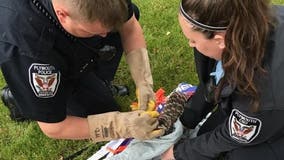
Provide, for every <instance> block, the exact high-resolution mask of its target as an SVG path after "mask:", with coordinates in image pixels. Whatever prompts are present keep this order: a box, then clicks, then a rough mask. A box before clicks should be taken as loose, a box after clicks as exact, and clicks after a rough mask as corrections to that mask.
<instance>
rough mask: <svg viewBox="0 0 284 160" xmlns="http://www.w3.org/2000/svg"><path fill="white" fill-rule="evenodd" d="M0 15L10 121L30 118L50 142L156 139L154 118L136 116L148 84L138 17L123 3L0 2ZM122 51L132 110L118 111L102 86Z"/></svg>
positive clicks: (0, 57) (149, 96)
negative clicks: (133, 94) (134, 97)
mask: <svg viewBox="0 0 284 160" xmlns="http://www.w3.org/2000/svg"><path fill="white" fill-rule="evenodd" d="M0 16H1V17H2V18H1V24H0V35H1V36H0V64H1V69H2V73H3V76H4V78H5V80H6V82H7V84H8V86H9V88H5V89H4V90H3V91H2V95H3V96H2V97H3V98H4V102H5V104H6V105H8V106H9V108H10V110H11V111H12V114H14V112H15V113H20V115H18V114H16V115H15V117H16V118H17V116H20V117H18V118H20V119H18V120H21V118H22V117H21V115H23V116H24V118H27V119H31V120H35V121H37V122H38V124H39V127H40V128H41V130H42V131H43V132H44V133H45V134H46V135H47V136H49V137H51V138H58V139H88V138H93V140H94V141H95V142H98V141H108V140H110V139H117V138H127V137H134V138H138V139H149V138H153V137H156V136H159V135H160V134H162V132H159V131H154V130H155V128H156V126H157V125H158V124H157V123H158V122H157V120H156V118H153V117H150V116H149V115H148V114H143V112H144V111H143V110H145V109H146V104H147V103H148V101H150V100H153V96H154V94H153V89H152V86H153V82H152V75H151V71H150V65H149V60H148V53H147V50H146V44H145V40H144V37H143V33H142V29H141V26H140V25H139V22H138V21H137V19H138V17H139V11H138V8H137V7H136V6H135V5H134V4H132V2H131V1H130V0H104V1H101V0H73V1H67V0H63V1H62V0H52V1H51V0H21V1H18V0H2V1H1V6H0ZM123 51H125V53H126V62H127V63H128V65H129V68H130V72H131V75H132V78H133V80H134V82H135V85H136V89H137V91H138V93H139V94H138V95H139V98H138V103H139V105H140V108H141V109H142V110H139V111H134V112H124V113H121V112H118V111H119V106H118V104H117V103H116V101H115V100H114V98H113V95H112V94H111V93H112V92H111V91H112V89H110V87H109V86H111V85H110V82H111V81H112V80H113V78H114V75H115V72H116V70H117V67H118V64H119V62H120V59H121V56H122V53H123ZM116 89H117V88H116ZM118 89H119V88H118Z"/></svg>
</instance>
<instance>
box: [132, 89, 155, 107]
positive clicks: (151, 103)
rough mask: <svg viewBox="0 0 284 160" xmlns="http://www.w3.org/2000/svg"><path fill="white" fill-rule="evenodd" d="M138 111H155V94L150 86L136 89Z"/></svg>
mask: <svg viewBox="0 0 284 160" xmlns="http://www.w3.org/2000/svg"><path fill="white" fill-rule="evenodd" d="M136 97H137V99H138V109H141V110H145V111H152V110H154V109H155V93H154V92H153V89H152V87H151V86H150V85H147V84H145V85H140V86H138V88H137V89H136Z"/></svg>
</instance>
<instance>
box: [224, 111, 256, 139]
mask: <svg viewBox="0 0 284 160" xmlns="http://www.w3.org/2000/svg"><path fill="white" fill-rule="evenodd" d="M260 128H261V121H260V120H259V119H257V118H253V117H249V116H247V115H245V114H243V113H241V112H240V111H239V110H237V109H233V111H232V113H231V115H230V119H229V132H230V136H231V137H232V138H233V139H235V140H236V141H238V142H240V143H250V142H251V141H252V140H254V139H255V138H256V137H257V135H258V134H259V132H260Z"/></svg>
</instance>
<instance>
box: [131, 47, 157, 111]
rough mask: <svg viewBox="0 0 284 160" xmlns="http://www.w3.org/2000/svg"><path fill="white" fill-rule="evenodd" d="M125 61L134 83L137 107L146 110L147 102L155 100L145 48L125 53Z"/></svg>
mask: <svg viewBox="0 0 284 160" xmlns="http://www.w3.org/2000/svg"><path fill="white" fill-rule="evenodd" d="M126 62H127V64H128V65H129V69H130V73H131V76H132V78H133V80H134V82H135V85H136V96H137V99H138V108H139V109H141V110H147V108H148V103H149V102H150V101H155V94H154V92H153V78H152V74H151V69H150V64H149V58H148V52H147V49H146V48H140V49H136V50H133V51H131V52H129V53H127V54H126ZM150 103H151V102H150Z"/></svg>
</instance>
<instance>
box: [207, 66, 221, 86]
mask: <svg viewBox="0 0 284 160" xmlns="http://www.w3.org/2000/svg"><path fill="white" fill-rule="evenodd" d="M210 76H215V82H216V85H217V84H218V83H219V81H220V79H221V78H222V77H223V76H224V70H223V67H222V62H221V61H218V62H217V65H216V69H215V72H211V73H210Z"/></svg>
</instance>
